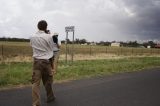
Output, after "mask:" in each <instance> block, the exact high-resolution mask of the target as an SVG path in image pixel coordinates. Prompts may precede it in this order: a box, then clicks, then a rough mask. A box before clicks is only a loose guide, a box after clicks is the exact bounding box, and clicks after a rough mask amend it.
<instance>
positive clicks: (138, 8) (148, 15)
mask: <svg viewBox="0 0 160 106" xmlns="http://www.w3.org/2000/svg"><path fill="white" fill-rule="evenodd" d="M123 3H124V6H126V7H127V8H129V9H130V10H131V11H132V12H133V13H134V14H135V16H133V17H130V18H128V20H127V21H126V22H125V24H123V23H122V24H121V25H122V26H123V25H124V27H125V28H126V29H125V30H127V32H128V33H130V34H133V35H137V36H138V37H139V38H140V39H160V1H158V0H123Z"/></svg>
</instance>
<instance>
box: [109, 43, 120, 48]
mask: <svg viewBox="0 0 160 106" xmlns="http://www.w3.org/2000/svg"><path fill="white" fill-rule="evenodd" d="M111 46H112V47H120V46H121V43H117V42H115V43H111Z"/></svg>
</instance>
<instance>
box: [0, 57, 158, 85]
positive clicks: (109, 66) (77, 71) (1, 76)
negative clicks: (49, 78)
mask: <svg viewBox="0 0 160 106" xmlns="http://www.w3.org/2000/svg"><path fill="white" fill-rule="evenodd" d="M159 66H160V57H141V58H125V59H107V60H85V61H84V60H83V61H75V62H74V63H73V64H71V63H70V64H66V63H65V62H64V61H61V62H60V63H59V67H58V72H57V74H56V75H55V78H54V79H55V81H56V82H58V81H68V80H75V79H82V78H88V77H94V76H103V75H113V74H116V73H125V72H134V71H140V70H142V69H146V68H154V67H159ZM31 74H32V63H29V62H28V63H27V62H26V63H2V64H0V87H4V86H13V85H25V84H31Z"/></svg>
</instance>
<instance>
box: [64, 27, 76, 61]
mask: <svg viewBox="0 0 160 106" xmlns="http://www.w3.org/2000/svg"><path fill="white" fill-rule="evenodd" d="M74 29H75V28H74V26H67V27H65V31H66V63H67V54H68V46H67V40H68V32H73V39H72V55H71V56H72V57H71V59H72V62H73V55H74Z"/></svg>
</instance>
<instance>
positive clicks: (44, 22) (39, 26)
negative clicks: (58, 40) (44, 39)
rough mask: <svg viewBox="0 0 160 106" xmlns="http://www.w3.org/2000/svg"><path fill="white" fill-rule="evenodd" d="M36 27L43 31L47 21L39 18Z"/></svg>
mask: <svg viewBox="0 0 160 106" xmlns="http://www.w3.org/2000/svg"><path fill="white" fill-rule="evenodd" d="M37 27H38V29H39V30H43V31H45V30H46V29H47V22H46V21H45V20H41V21H39V22H38V25H37Z"/></svg>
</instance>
